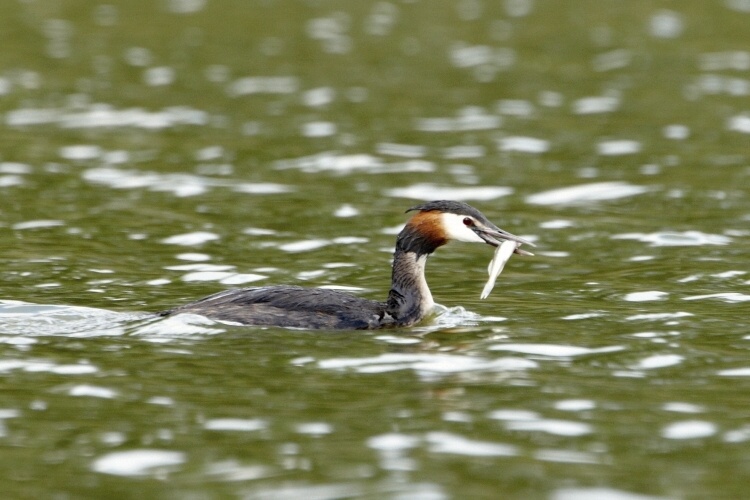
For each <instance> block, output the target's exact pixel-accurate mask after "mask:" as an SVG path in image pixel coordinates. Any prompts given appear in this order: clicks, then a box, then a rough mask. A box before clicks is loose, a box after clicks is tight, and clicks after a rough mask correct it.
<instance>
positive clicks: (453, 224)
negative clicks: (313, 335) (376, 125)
mask: <svg viewBox="0 0 750 500" xmlns="http://www.w3.org/2000/svg"><path fill="white" fill-rule="evenodd" d="M413 210H417V211H418V212H417V213H416V214H414V215H413V216H412V217H411V219H409V221H408V222H407V223H406V226H404V229H402V230H401V232H400V233H399V235H398V238H397V239H396V250H395V252H394V253H393V269H392V275H391V290H390V292H389V293H388V299H387V300H386V301H385V302H378V301H375V300H368V299H363V298H361V297H357V296H354V295H351V294H348V293H345V292H341V291H337V290H327V289H321V288H303V287H299V286H289V285H278V286H264V287H252V288H242V289H236V290H225V291H223V292H219V293H216V294H214V295H210V296H208V297H206V298H203V299H201V300H198V301H197V302H192V303H190V304H186V305H183V306H180V307H176V308H174V309H170V310H168V311H164V312H162V313H160V314H161V315H162V316H168V315H172V314H178V313H188V314H198V315H201V316H205V317H207V318H211V319H215V320H220V321H229V322H233V323H241V324H244V325H258V326H264V325H265V326H281V327H289V328H305V329H356V330H372V329H377V328H387V327H400V326H410V325H413V324H415V323H417V322H419V321H420V320H421V319H422V318H424V317H425V315H427V314H428V313H429V312H430V311H431V310H432V308H433V306H434V305H435V303H434V302H433V300H432V294H431V293H430V289H429V288H428V287H427V281H426V280H425V276H424V268H425V262H426V260H427V257H428V256H429V255H430V254H431V253H432V252H434V251H435V250H436V249H437V248H438V247H441V246H443V245H445V244H446V243H448V242H449V241H451V240H456V241H466V242H470V243H487V244H489V245H492V246H494V247H499V246H500V245H501V244H502V243H503V242H504V241H512V242H516V243H517V245H518V246H520V244H526V245H531V246H534V244H533V243H531V242H529V241H527V240H525V239H523V238H519V237H518V236H514V235H512V234H510V233H508V232H506V231H503V230H502V229H500V228H498V227H497V226H495V225H494V224H493V223H491V222H490V221H489V220H487V217H485V216H484V215H483V214H482V213H481V212H480V211H479V210H477V209H476V208H474V207H471V206H469V205H467V204H466V203H463V202H460V201H445V200H441V201H431V202H429V203H424V204H422V205H417V206H415V207H412V208H410V209H409V210H407V212H411V211H413ZM514 248H515V250H514V253H517V254H521V255H531V254H530V253H529V252H526V251H525V250H521V249H520V248H517V247H514Z"/></svg>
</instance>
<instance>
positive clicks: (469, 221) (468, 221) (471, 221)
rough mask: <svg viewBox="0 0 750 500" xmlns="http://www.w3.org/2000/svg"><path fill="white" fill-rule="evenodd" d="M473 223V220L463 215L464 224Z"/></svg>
mask: <svg viewBox="0 0 750 500" xmlns="http://www.w3.org/2000/svg"><path fill="white" fill-rule="evenodd" d="M473 225H474V221H473V220H471V219H470V218H468V217H464V226H473Z"/></svg>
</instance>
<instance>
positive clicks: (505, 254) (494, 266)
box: [479, 240, 528, 299]
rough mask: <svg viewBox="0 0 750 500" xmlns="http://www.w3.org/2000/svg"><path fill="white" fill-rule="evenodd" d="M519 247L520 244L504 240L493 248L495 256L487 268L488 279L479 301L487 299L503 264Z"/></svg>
mask: <svg viewBox="0 0 750 500" xmlns="http://www.w3.org/2000/svg"><path fill="white" fill-rule="evenodd" d="M519 246H521V244H520V243H518V242H515V241H510V240H505V241H503V242H502V243H501V244H500V245H498V246H497V247H496V248H495V256H494V257H493V258H492V260H491V261H490V265H489V266H487V273H488V274H489V275H490V277H489V279H488V280H487V283H486V284H485V285H484V289H483V290H482V295H480V296H479V298H480V299H486V298H487V297H489V295H490V292H491V291H492V289H493V288H495V280H497V277H498V276H499V275H500V273H501V272H503V268H504V267H505V263H506V262H508V260H510V256H511V255H513V252H515V251H516V248H518V247H519ZM518 253H520V252H518ZM526 253H528V252H524V254H526Z"/></svg>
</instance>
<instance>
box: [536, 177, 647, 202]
mask: <svg viewBox="0 0 750 500" xmlns="http://www.w3.org/2000/svg"><path fill="white" fill-rule="evenodd" d="M647 191H648V188H647V187H644V186H635V185H633V184H628V183H626V182H594V183H590V184H581V185H578V186H570V187H565V188H559V189H552V190H549V191H544V192H541V193H536V194H532V195H529V196H527V197H526V202H527V203H531V204H532V205H575V204H582V203H590V202H594V201H607V200H616V199H619V198H626V197H629V196H635V195H639V194H643V193H645V192H647Z"/></svg>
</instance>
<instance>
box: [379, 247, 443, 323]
mask: <svg viewBox="0 0 750 500" xmlns="http://www.w3.org/2000/svg"><path fill="white" fill-rule="evenodd" d="M428 255H429V253H417V252H415V251H405V250H404V249H403V248H401V247H400V246H399V245H398V244H397V245H396V251H395V252H394V254H393V271H392V275H391V291H390V292H389V293H388V301H387V303H386V312H387V313H388V314H390V315H391V316H392V317H393V318H394V319H395V320H396V324H398V325H400V326H408V325H412V324H414V323H417V322H418V321H420V320H421V319H422V318H424V317H425V315H427V314H428V313H429V312H430V311H431V310H432V308H433V306H434V305H435V303H434V302H433V300H432V294H431V293H430V289H429V287H428V286H427V280H425V276H424V267H425V263H426V262H427V256H428Z"/></svg>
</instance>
